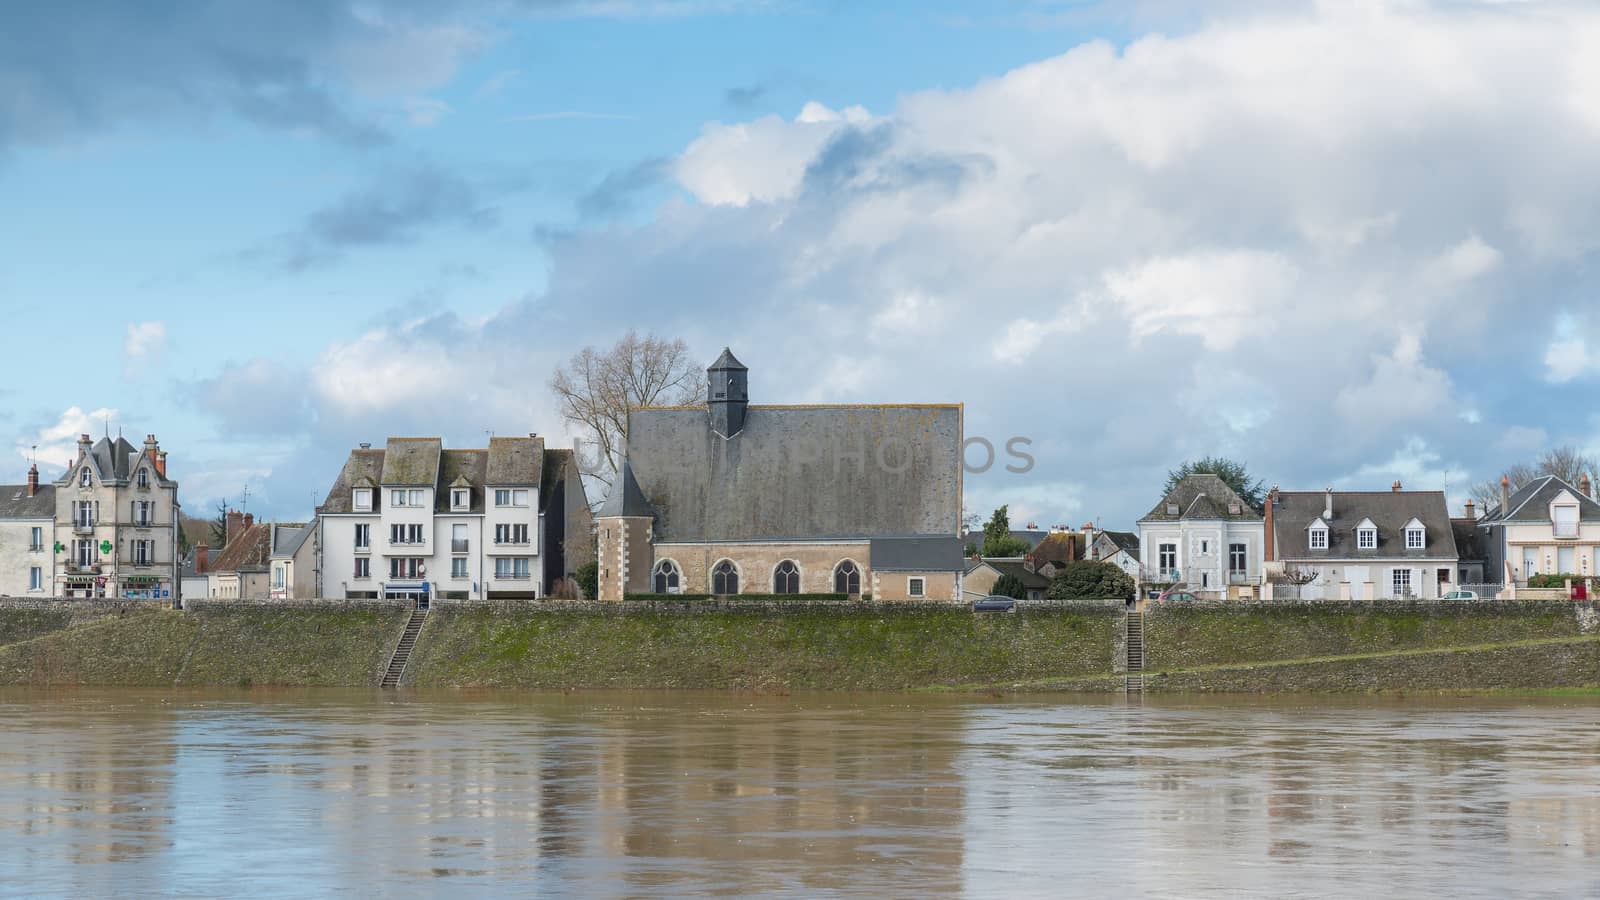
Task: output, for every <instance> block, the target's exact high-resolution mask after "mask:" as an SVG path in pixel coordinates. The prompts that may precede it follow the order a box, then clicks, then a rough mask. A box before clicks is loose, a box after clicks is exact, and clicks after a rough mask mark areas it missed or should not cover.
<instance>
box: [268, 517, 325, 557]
mask: <svg viewBox="0 0 1600 900" xmlns="http://www.w3.org/2000/svg"><path fill="white" fill-rule="evenodd" d="M315 528H316V526H315V525H298V524H287V525H279V524H274V525H273V526H272V552H271V556H272V558H273V559H287V558H289V557H292V556H294V555H295V554H296V553H299V552H300V548H301V547H302V546H304V545H305V542H306V539H308V538H310V537H311V532H312V531H313V530H314V529H315Z"/></svg>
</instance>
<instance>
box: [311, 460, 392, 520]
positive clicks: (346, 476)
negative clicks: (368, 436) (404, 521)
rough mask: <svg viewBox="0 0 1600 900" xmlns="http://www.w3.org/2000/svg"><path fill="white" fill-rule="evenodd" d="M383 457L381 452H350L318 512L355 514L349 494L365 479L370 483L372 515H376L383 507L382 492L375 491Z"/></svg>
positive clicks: (381, 469)
mask: <svg viewBox="0 0 1600 900" xmlns="http://www.w3.org/2000/svg"><path fill="white" fill-rule="evenodd" d="M383 457H384V452H383V451H382V450H360V449H357V450H351V451H350V458H349V459H346V460H345V461H344V468H342V469H340V470H339V477H337V478H335V479H334V480H333V487H331V488H329V489H328V496H327V498H326V499H324V500H323V501H322V506H320V507H318V510H319V511H321V512H324V513H349V512H355V509H354V507H353V506H352V505H351V500H352V497H351V494H350V492H351V490H352V489H353V488H354V487H355V486H356V484H357V482H360V481H362V480H363V479H365V480H368V481H371V482H372V486H373V491H372V513H373V515H377V513H378V510H379V509H380V508H381V507H382V505H383V496H382V494H383V492H382V491H380V490H378V489H377V487H378V479H379V477H380V476H381V475H382V473H383Z"/></svg>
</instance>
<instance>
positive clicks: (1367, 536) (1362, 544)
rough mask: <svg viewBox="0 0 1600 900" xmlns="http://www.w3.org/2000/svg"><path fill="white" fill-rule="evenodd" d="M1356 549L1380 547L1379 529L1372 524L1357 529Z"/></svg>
mask: <svg viewBox="0 0 1600 900" xmlns="http://www.w3.org/2000/svg"><path fill="white" fill-rule="evenodd" d="M1356 549H1357V550H1376V549H1378V529H1377V528H1375V527H1373V526H1371V525H1365V524H1364V525H1362V526H1361V527H1360V528H1357V529H1356Z"/></svg>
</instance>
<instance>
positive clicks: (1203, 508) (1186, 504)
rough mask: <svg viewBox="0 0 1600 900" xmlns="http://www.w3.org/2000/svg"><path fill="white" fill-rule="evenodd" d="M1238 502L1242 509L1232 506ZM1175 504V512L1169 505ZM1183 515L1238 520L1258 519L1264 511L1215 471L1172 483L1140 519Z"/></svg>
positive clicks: (1174, 518) (1176, 518) (1165, 519)
mask: <svg viewBox="0 0 1600 900" xmlns="http://www.w3.org/2000/svg"><path fill="white" fill-rule="evenodd" d="M1235 503H1237V504H1239V512H1238V513H1232V512H1229V510H1230V509H1231V508H1232V506H1233V504H1235ZM1171 505H1176V506H1177V507H1178V513H1177V514H1176V515H1174V514H1172V513H1169V512H1167V507H1168V506H1171ZM1184 519H1228V520H1231V521H1235V522H1259V521H1261V512H1260V511H1259V510H1257V509H1256V508H1255V507H1253V506H1251V505H1250V504H1248V503H1246V502H1244V498H1242V497H1240V496H1239V494H1238V493H1237V492H1236V491H1234V489H1233V488H1231V487H1228V483H1227V482H1226V481H1223V480H1222V479H1221V478H1219V477H1217V476H1215V475H1207V474H1204V473H1199V474H1194V475H1187V476H1184V478H1183V480H1182V481H1179V482H1178V483H1177V484H1175V485H1173V487H1172V490H1170V491H1168V492H1167V495H1166V496H1165V497H1162V498H1161V502H1160V503H1157V504H1156V505H1155V507H1154V508H1153V509H1151V510H1150V512H1148V513H1146V514H1145V515H1144V517H1143V518H1141V519H1140V520H1139V521H1140V522H1178V521H1182V520H1184Z"/></svg>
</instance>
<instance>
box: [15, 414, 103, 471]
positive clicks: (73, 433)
mask: <svg viewBox="0 0 1600 900" xmlns="http://www.w3.org/2000/svg"><path fill="white" fill-rule="evenodd" d="M117 415H118V413H117V410H115V409H110V408H107V407H102V408H100V409H96V410H93V411H92V412H84V411H83V410H82V409H79V408H78V407H76V406H72V407H68V408H67V409H66V411H64V412H63V413H61V416H60V417H59V418H57V419H56V421H55V424H53V425H46V426H44V427H43V428H40V429H39V430H38V431H37V432H35V433H33V434H32V435H29V436H27V437H23V438H19V439H18V440H17V445H16V446H17V454H18V455H19V456H21V457H22V458H23V459H27V458H29V456H30V455H31V454H34V453H35V452H36V451H35V448H37V459H38V460H39V466H40V467H41V468H49V469H54V470H56V471H61V470H63V469H65V468H66V465H67V464H68V463H70V462H71V461H72V460H74V459H76V458H77V456H78V436H79V435H83V434H87V435H91V436H94V437H96V438H98V437H100V436H102V435H104V434H105V432H106V430H107V429H108V428H109V427H111V426H114V425H115V424H116V422H117Z"/></svg>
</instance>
